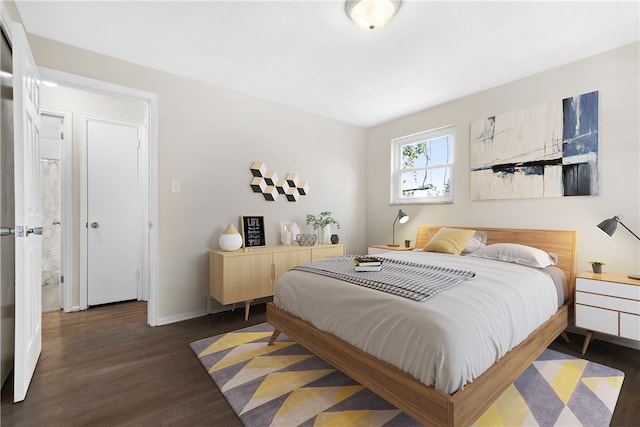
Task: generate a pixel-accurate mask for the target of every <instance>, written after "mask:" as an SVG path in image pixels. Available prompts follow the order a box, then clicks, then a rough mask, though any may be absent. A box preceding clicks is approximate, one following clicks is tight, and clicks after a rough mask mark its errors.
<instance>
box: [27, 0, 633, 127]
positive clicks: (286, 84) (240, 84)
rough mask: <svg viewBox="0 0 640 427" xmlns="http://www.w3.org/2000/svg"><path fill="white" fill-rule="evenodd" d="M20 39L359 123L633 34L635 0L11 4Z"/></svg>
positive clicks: (420, 107) (561, 61) (375, 120)
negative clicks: (395, 7)
mask: <svg viewBox="0 0 640 427" xmlns="http://www.w3.org/2000/svg"><path fill="white" fill-rule="evenodd" d="M16 3H17V6H18V9H19V11H20V14H21V15H22V19H23V22H24V24H25V27H26V30H27V31H28V32H30V33H32V34H36V35H38V36H42V37H46V38H48V39H52V40H56V41H59V42H62V43H66V44H70V45H73V46H77V47H80V48H84V49H88V50H91V51H95V52H98V53H101V54H104V55H108V56H112V57H115V58H119V59H123V60H126V61H130V62H133V63H136V64H140V65H144V66H147V67H151V68H154V69H158V70H162V71H166V72H170V73H173V74H177V75H180V76H184V77H187V78H191V79H194V80H198V81H201V82H205V83H208V84H211V85H214V86H219V87H223V88H228V89H230V90H233V91H236V92H241V93H245V94H249V95H253V96H256V97H258V98H262V99H266V100H269V101H273V102H276V103H279V104H283V105H287V106H290V107H293V108H296V109H300V110H304V111H308V112H311V113H314V114H318V115H321V116H324V117H329V118H332V119H337V120H340V121H343V122H346V123H350V124H353V125H357V126H361V127H370V126H373V125H376V124H379V123H382V122H385V121H388V120H392V119H394V118H397V117H401V116H404V115H407V114H409V113H413V112H416V111H420V110H423V109H426V108H429V107H433V106H436V105H439V104H442V103H445V102H447V101H451V100H454V99H457V98H460V97H463V96H466V95H469V94H472V93H475V92H479V91H482V90H485V89H488V88H491V87H495V86H498V85H500V84H503V83H506V82H509V81H513V80H517V79H520V78H522V77H526V76H529V75H532V74H536V73H538V72H541V71H544V70H548V69H550V68H553V67H556V66H559V65H563V64H567V63H570V62H573V61H575V60H578V59H581V58H584V57H587V56H591V55H594V54H597V53H600V52H603V51H606V50H609V49H613V48H615V47H618V46H622V45H625V44H628V43H632V42H634V41H637V40H639V38H640V37H639V34H640V25H639V20H640V17H639V13H640V12H639V2H638V1H637V0H635V1H625V2H612V1H605V2H593V1H569V2H554V1H534V2H522V1H511V2H507V1H497V2H483V1H468V2H454V1H408V0H405V1H403V3H402V4H401V7H400V10H399V11H398V13H397V14H396V16H395V17H394V18H393V19H392V20H391V21H390V22H389V23H388V24H387V25H386V26H385V27H383V28H380V29H378V30H376V31H365V30H362V29H360V28H358V27H357V26H356V25H355V24H354V23H353V22H351V21H350V20H349V18H348V17H347V16H346V14H345V12H344V2H343V1H332V0H325V1H322V0H316V1H304V0H298V1H294V0H290V1H264V0H263V1H238V0H236V1H195V2H188V1H140V2H133V1H103V2H101V1H80V2H70V1H43V2H40V1H32V0H29V1H17V2H16Z"/></svg>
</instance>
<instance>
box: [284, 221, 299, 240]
mask: <svg viewBox="0 0 640 427" xmlns="http://www.w3.org/2000/svg"><path fill="white" fill-rule="evenodd" d="M300 233H302V225H301V224H300V223H299V222H298V221H290V222H281V223H280V241H281V242H282V244H283V245H291V244H293V243H298V235H299V234H300Z"/></svg>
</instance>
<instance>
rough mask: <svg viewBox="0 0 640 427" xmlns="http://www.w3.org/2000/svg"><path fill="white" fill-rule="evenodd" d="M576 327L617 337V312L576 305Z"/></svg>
mask: <svg viewBox="0 0 640 427" xmlns="http://www.w3.org/2000/svg"><path fill="white" fill-rule="evenodd" d="M576 326H578V327H580V328H585V329H588V330H590V331H598V332H604V333H607V334H611V335H618V312H617V311H611V310H605V309H602V308H595V307H589V306H586V305H580V304H576Z"/></svg>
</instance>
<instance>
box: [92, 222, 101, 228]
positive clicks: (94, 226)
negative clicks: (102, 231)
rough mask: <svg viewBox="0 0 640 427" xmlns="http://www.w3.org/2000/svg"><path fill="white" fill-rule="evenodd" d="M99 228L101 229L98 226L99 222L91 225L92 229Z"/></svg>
mask: <svg viewBox="0 0 640 427" xmlns="http://www.w3.org/2000/svg"><path fill="white" fill-rule="evenodd" d="M98 227H100V224H98V223H97V222H92V223H91V228H98Z"/></svg>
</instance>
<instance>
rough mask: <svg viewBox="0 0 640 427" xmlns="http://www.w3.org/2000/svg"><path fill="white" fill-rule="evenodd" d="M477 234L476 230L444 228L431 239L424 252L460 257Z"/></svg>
mask: <svg viewBox="0 0 640 427" xmlns="http://www.w3.org/2000/svg"><path fill="white" fill-rule="evenodd" d="M475 232H476V231H475V230H465V229H462V228H446V227H443V228H441V229H440V230H439V231H438V232H437V233H436V234H435V236H433V237H432V238H431V239H429V241H428V242H427V244H426V245H425V247H424V249H423V251H425V252H441V253H445V254H453V255H460V252H462V250H463V249H464V247H465V246H467V243H469V240H471V238H472V237H473V235H474V234H475Z"/></svg>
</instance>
